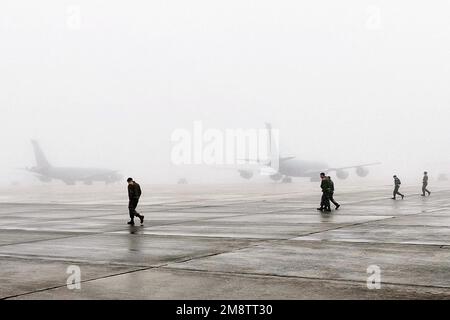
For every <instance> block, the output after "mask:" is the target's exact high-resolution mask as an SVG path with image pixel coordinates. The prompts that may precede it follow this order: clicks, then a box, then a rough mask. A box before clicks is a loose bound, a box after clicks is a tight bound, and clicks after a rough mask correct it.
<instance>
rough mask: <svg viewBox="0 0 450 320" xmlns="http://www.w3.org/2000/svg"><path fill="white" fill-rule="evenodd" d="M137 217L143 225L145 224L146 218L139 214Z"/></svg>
mask: <svg viewBox="0 0 450 320" xmlns="http://www.w3.org/2000/svg"><path fill="white" fill-rule="evenodd" d="M137 217H138V218H139V220H141V224H144V216H143V215H141V214H140V213H138V215H137Z"/></svg>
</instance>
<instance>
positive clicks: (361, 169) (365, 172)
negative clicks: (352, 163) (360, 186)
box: [356, 167, 369, 177]
mask: <svg viewBox="0 0 450 320" xmlns="http://www.w3.org/2000/svg"><path fill="white" fill-rule="evenodd" d="M356 174H357V175H358V176H359V177H366V176H367V175H368V174H369V170H368V169H366V168H364V167H358V168H356Z"/></svg>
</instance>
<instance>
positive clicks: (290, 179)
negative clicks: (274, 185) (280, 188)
mask: <svg viewBox="0 0 450 320" xmlns="http://www.w3.org/2000/svg"><path fill="white" fill-rule="evenodd" d="M281 182H282V183H292V178H291V177H284V178H283V180H281Z"/></svg>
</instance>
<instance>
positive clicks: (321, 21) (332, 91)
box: [0, 0, 450, 185]
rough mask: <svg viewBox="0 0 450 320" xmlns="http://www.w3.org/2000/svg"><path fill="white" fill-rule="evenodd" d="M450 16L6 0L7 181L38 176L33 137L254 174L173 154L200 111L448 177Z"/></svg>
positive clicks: (2, 46) (67, 161)
mask: <svg viewBox="0 0 450 320" xmlns="http://www.w3.org/2000/svg"><path fill="white" fill-rule="evenodd" d="M449 17H450V2H449V1H447V0H445V1H444V0H436V1H432V2H427V3H425V2H419V1H416V2H411V1H406V0H401V1H400V0H398V1H387V0H386V1H379V0H372V1H366V0H345V1H332V0H319V1H294V0H290V1H287V0H281V1H268V0H252V1H249V0H227V1H211V0H202V1H200V0H191V1H182V0H152V1H115V0H113V1H106V0H105V1H99V0H83V1H80V0H71V1H61V0H54V1H49V0H43V1H31V0H28V1H25V0H22V1H16V0H14V1H13V0H2V1H1V2H0V110H1V116H0V137H1V138H0V150H1V157H0V183H1V184H2V185H10V184H11V183H13V182H17V183H21V184H27V183H35V181H37V180H36V179H35V178H34V177H33V175H32V174H29V173H27V172H24V171H22V170H20V168H25V167H32V166H34V165H35V159H34V154H33V149H32V147H31V144H30V140H31V139H36V140H38V141H39V142H40V144H41V146H42V148H43V150H44V151H45V153H46V155H47V157H48V160H49V161H50V162H51V163H52V164H53V165H58V166H77V167H99V168H111V169H117V170H119V171H120V173H121V174H122V175H124V176H125V177H127V176H133V177H134V178H136V179H139V181H144V182H146V183H176V181H177V180H178V179H179V178H181V177H186V178H187V179H188V180H189V181H193V182H211V183H214V182H222V181H238V182H244V183H245V182H246V180H243V179H240V177H239V174H238V173H237V172H236V171H235V170H230V169H229V168H227V169H225V168H224V169H223V170H221V169H220V168H217V166H212V167H208V166H205V165H182V166H176V165H174V164H173V162H172V160H171V150H172V148H173V146H174V143H173V141H171V136H172V133H173V132H174V131H175V130H177V129H186V130H188V131H192V130H193V125H194V121H201V123H202V124H203V126H204V127H205V128H212V129H217V130H225V129H233V128H244V129H246V128H248V129H260V128H261V129H262V128H264V123H265V122H270V123H271V124H272V126H273V127H274V128H276V129H278V130H279V134H280V147H281V154H282V155H284V154H285V155H295V156H297V157H298V158H299V159H305V160H320V161H325V162H327V163H329V164H330V166H348V165H357V164H361V163H367V162H378V161H379V162H382V165H381V166H379V167H378V168H377V169H375V171H374V172H373V173H372V175H371V176H369V177H372V178H374V174H375V175H376V176H377V178H379V179H381V180H382V179H384V178H386V180H387V183H390V182H391V180H392V174H393V173H397V174H399V175H402V176H405V177H411V179H420V175H421V173H422V171H423V170H429V171H431V172H432V173H433V174H434V175H437V174H438V173H444V172H445V173H447V172H450V167H449V166H450V150H449V149H450V147H449V130H448V123H449V121H450V91H449V87H450V19H449ZM266 180H267V181H268V182H269V181H270V179H266ZM261 181H265V180H261ZM300 181H301V179H300ZM305 181H309V180H305ZM38 183H40V182H38ZM308 183H309V182H308Z"/></svg>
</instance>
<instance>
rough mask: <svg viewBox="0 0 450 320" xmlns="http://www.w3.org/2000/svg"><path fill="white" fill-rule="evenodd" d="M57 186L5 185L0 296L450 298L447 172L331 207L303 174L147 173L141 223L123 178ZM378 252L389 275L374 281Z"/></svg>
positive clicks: (349, 194)
mask: <svg viewBox="0 0 450 320" xmlns="http://www.w3.org/2000/svg"><path fill="white" fill-rule="evenodd" d="M59 188H60V189H57V188H55V189H50V190H49V189H38V190H37V191H36V190H34V189H33V190H30V191H29V192H16V191H14V190H9V191H2V197H1V202H0V261H1V262H0V263H1V268H0V298H9V299H448V298H450V201H449V200H448V199H449V198H450V189H448V188H446V187H445V186H440V187H439V188H436V189H435V192H433V194H432V196H431V197H426V198H423V197H420V196H419V194H418V193H417V190H414V189H412V188H403V189H402V190H403V191H405V192H406V194H407V197H406V198H405V200H403V201H402V200H397V201H393V200H391V199H390V198H389V197H390V192H391V188H390V187H388V186H386V187H371V188H370V189H368V190H366V191H365V192H361V190H358V189H352V188H345V189H343V190H340V191H339V192H338V193H336V195H335V197H336V199H337V200H338V201H340V202H341V203H342V207H341V209H339V210H338V211H334V210H333V212H331V213H320V212H318V211H317V210H316V207H317V202H318V200H319V198H320V194H318V192H317V190H316V189H312V188H311V189H307V188H304V189H301V188H298V187H297V186H296V185H294V184H293V185H286V186H277V187H274V186H267V187H254V186H253V187H246V188H247V189H245V190H243V187H242V186H241V185H236V186H227V187H226V188H221V187H214V188H210V187H195V186H184V187H180V186H175V187H164V188H158V187H151V188H150V187H148V188H146V189H144V190H148V192H146V193H145V196H144V197H143V199H142V201H141V204H140V206H139V207H138V209H139V210H138V211H140V212H142V213H143V214H145V216H146V221H145V224H144V226H140V225H138V224H136V226H134V227H130V226H128V225H126V221H127V208H126V206H127V203H126V198H124V193H123V190H122V189H123V188H122V189H120V188H114V187H109V188H107V189H98V190H97V189H96V191H95V192H92V191H91V192H88V193H84V191H80V190H85V189H81V188H76V187H75V188H73V189H70V188H63V187H59ZM182 188H184V189H182ZM125 196H126V194H125ZM136 222H137V221H136ZM69 266H78V267H79V268H80V271H81V289H79V290H77V289H75V290H71V289H69V288H68V287H67V284H66V283H67V279H68V277H69V276H70V274H68V273H67V268H68V267H69ZM370 266H372V267H373V266H376V267H378V268H379V270H380V272H381V274H380V279H381V288H380V289H369V288H368V287H367V279H368V277H369V276H370V275H371V274H369V273H368V268H369V267H370Z"/></svg>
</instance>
